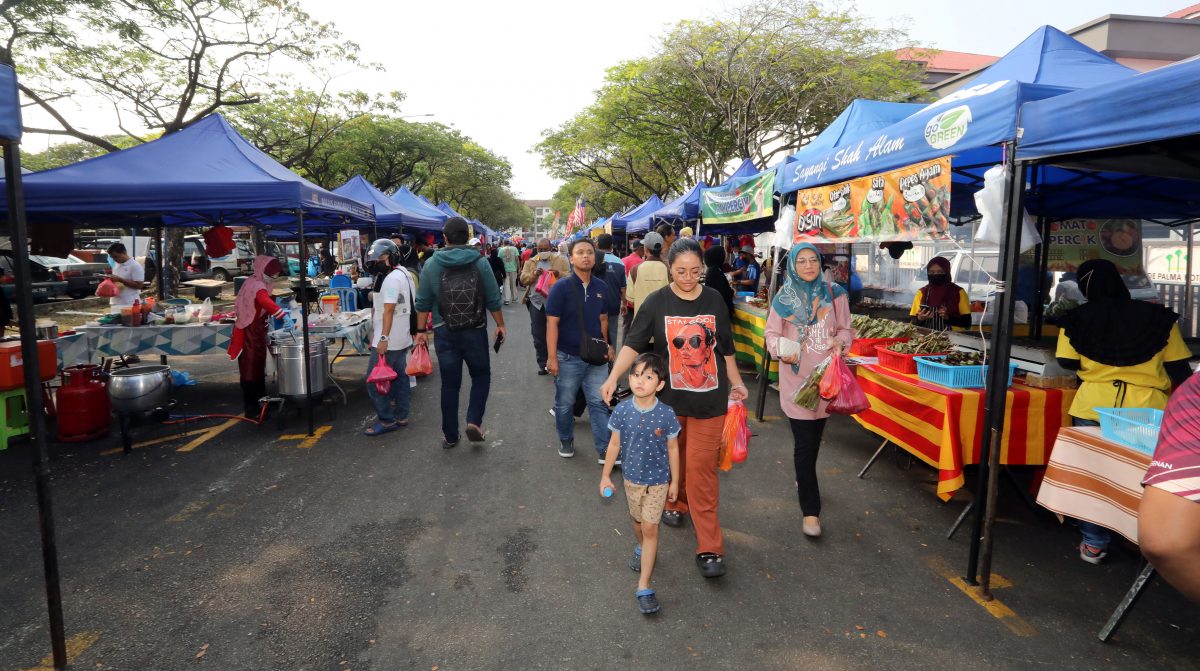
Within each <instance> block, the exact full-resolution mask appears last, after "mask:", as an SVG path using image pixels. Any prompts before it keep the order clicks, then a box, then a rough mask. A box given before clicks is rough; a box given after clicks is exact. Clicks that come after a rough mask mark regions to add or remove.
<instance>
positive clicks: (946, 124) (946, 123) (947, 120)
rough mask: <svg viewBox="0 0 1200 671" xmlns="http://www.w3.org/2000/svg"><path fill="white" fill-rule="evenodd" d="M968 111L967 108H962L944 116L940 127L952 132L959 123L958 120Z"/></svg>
mask: <svg viewBox="0 0 1200 671" xmlns="http://www.w3.org/2000/svg"><path fill="white" fill-rule="evenodd" d="M966 111H967V109H966V108H965V107H960V108H958V109H956V110H952V111H950V112H947V113H946V114H944V115H943V116H942V121H941V123H939V124H938V127H939V128H941V129H942V130H950V129H951V128H953V127H954V124H956V123H958V119H959V117H961V116H962V115H963V112H966Z"/></svg>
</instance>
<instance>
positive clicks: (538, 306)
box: [521, 238, 571, 375]
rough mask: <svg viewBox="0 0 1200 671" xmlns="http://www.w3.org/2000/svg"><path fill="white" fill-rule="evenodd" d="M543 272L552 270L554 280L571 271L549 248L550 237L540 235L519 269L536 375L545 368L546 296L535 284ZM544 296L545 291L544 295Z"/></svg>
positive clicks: (544, 371)
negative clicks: (533, 252)
mask: <svg viewBox="0 0 1200 671" xmlns="http://www.w3.org/2000/svg"><path fill="white" fill-rule="evenodd" d="M546 273H552V274H553V275H554V279H555V280H556V281H557V280H558V279H561V278H563V277H566V276H567V275H569V274H570V273H571V268H570V266H569V265H567V260H566V259H564V258H563V257H561V256H559V255H558V254H556V253H554V252H553V251H551V250H550V240H548V239H547V238H542V239H541V240H538V243H537V254H535V255H533V256H530V257H529V260H528V261H526V262H525V265H524V266H523V267H522V268H521V286H523V287H525V293H524V295H523V296H521V302H522V303H524V304H525V305H526V307H527V308H528V309H529V331H530V335H531V336H532V337H533V351H534V354H535V355H536V357H537V366H538V375H547V374H548V373H547V371H546V356H547V353H546V295H543V294H541V293H540V292H539V291H538V290H537V287H538V283H539V282H540V281H541V279H542V276H543V275H544V274H546ZM547 295H548V294H547Z"/></svg>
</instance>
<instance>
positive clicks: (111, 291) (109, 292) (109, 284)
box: [96, 277, 121, 298]
mask: <svg viewBox="0 0 1200 671" xmlns="http://www.w3.org/2000/svg"><path fill="white" fill-rule="evenodd" d="M120 293H121V289H120V288H119V287H118V286H117V283H116V282H113V281H112V280H111V279H110V278H107V277H106V278H104V281H103V282H101V283H100V284H98V285H97V286H96V295H97V296H100V297H101V298H112V297H113V296H117V295H120Z"/></svg>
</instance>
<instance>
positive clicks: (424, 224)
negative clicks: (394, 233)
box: [392, 186, 450, 234]
mask: <svg viewBox="0 0 1200 671" xmlns="http://www.w3.org/2000/svg"><path fill="white" fill-rule="evenodd" d="M392 200H393V201H395V202H396V204H397V205H399V206H400V209H401V210H402V211H404V212H405V213H407V214H408V216H409V217H410V218H411V219H412V221H413V222H419V223H414V224H413V225H414V226H415V227H419V228H421V229H422V230H426V231H434V232H437V233H438V234H441V232H442V226H443V225H445V223H446V220H447V219H449V218H450V217H449V216H448V215H447V214H446V213H445V212H442V211H441V210H439V209H437V208H436V207H434V206H433V205H430V204H429V201H427V200H425V199H424V198H423V197H421V196H418V195H417V194H415V193H413V192H412V191H409V190H408V189H406V188H404V187H403V186H402V187H400V188H398V189H396V192H395V193H393V194H392Z"/></svg>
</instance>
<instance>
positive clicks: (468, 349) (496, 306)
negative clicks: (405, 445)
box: [416, 217, 505, 449]
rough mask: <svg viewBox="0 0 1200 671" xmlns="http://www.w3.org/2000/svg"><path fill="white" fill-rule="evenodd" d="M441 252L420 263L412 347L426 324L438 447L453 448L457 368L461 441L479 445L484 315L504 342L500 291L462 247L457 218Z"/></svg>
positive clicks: (487, 269) (485, 380)
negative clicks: (435, 379)
mask: <svg viewBox="0 0 1200 671" xmlns="http://www.w3.org/2000/svg"><path fill="white" fill-rule="evenodd" d="M442 235H443V237H445V239H446V247H445V248H443V249H440V250H438V251H437V252H436V253H435V254H433V255H432V256H430V257H429V258H428V259H427V260H426V261H425V267H424V268H423V269H422V270H421V282H420V287H419V289H418V291H417V299H416V308H417V312H418V316H417V336H416V342H417V343H418V344H421V343H426V342H427V336H426V333H427V332H428V331H429V330H430V329H429V328H427V327H428V326H429V325H430V324H431V325H432V330H433V333H434V340H433V345H434V351H436V352H437V358H438V371H439V372H440V373H441V378H442V435H443V437H444V439H445V442H443V443H442V447H444V448H446V449H449V448H452V447H454V446H455V445H457V444H458V439H459V435H458V395H459V394H458V392H459V389H460V388H461V387H462V367H463V364H464V363H465V364H466V365H467V371H468V372H469V373H470V374H471V393H470V400H469V402H468V404H467V428H466V432H467V439H468V440H470V441H471V442H473V443H480V442H483V438H484V432H483V412H484V409H485V407H486V405H487V397H488V391H489V390H490V388H491V383H492V372H491V362H490V359H489V355H488V339H487V313H488V312H491V313H492V319H494V320H495V321H496V339H497V341H498V342H503V341H504V336H505V329H504V313H503V312H501V307H502V303H501V300H500V287H499V285H497V284H496V278H495V276H494V275H493V274H492V269H491V266H490V265H488V260H487V258H485V257H483V256H480V255H479V251H478V250H476V249H474V248H472V247H469V246H467V239H468V238H469V237H470V229H469V228H468V226H467V222H466V220H465V219H463V218H462V217H450V218H449V219H447V220H446V224H445V226H444V227H443V228H442Z"/></svg>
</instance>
